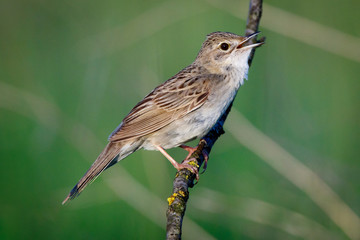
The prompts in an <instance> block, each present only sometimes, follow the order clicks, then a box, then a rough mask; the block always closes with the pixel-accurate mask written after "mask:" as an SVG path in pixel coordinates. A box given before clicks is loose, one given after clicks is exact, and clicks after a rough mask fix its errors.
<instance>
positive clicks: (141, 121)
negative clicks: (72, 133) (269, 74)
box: [63, 32, 262, 204]
mask: <svg viewBox="0 0 360 240" xmlns="http://www.w3.org/2000/svg"><path fill="white" fill-rule="evenodd" d="M257 34H258V33H254V34H252V35H250V36H248V37H241V36H238V35H236V34H233V33H227V32H214V33H210V34H209V35H207V38H206V40H205V42H204V43H203V45H202V47H201V49H200V52H199V53H198V55H197V57H196V59H195V61H194V62H193V63H192V64H190V65H189V66H188V67H186V68H184V69H183V70H181V71H180V72H179V73H178V74H176V75H175V76H173V77H172V78H170V79H169V80H167V81H166V82H164V83H163V84H161V85H160V86H158V87H156V88H155V89H154V90H153V91H152V92H151V93H150V94H149V95H147V96H146V97H145V98H144V99H143V100H142V101H140V102H139V103H138V104H137V105H136V106H135V107H134V108H133V109H132V110H131V111H130V113H129V114H128V115H127V116H126V117H125V118H124V120H123V121H122V122H121V123H120V125H119V126H118V127H117V128H116V129H115V130H114V131H113V132H112V134H111V135H110V136H109V143H108V144H107V146H106V147H105V149H104V150H103V151H102V153H100V155H99V156H98V158H97V159H96V161H95V162H94V163H93V164H92V165H91V167H90V169H89V170H88V171H87V172H86V173H85V175H84V176H83V177H82V178H81V179H80V181H79V182H78V183H77V184H76V185H75V187H74V188H73V189H72V190H71V192H70V193H69V195H68V196H67V197H66V198H65V200H64V201H63V204H65V203H66V202H67V201H68V200H69V199H73V198H75V197H76V196H77V195H78V194H80V192H81V191H82V190H84V188H85V187H86V186H87V185H88V184H89V183H90V182H91V181H93V180H94V179H95V178H96V177H97V176H98V175H99V174H100V173H102V171H104V170H105V169H107V168H109V167H111V166H112V165H114V164H115V163H117V162H119V161H120V160H121V159H124V158H125V157H127V156H128V155H130V154H131V153H133V152H135V151H137V150H139V149H142V148H143V149H146V150H158V151H160V152H161V153H162V154H163V155H164V156H165V157H166V158H167V159H168V160H169V161H170V162H171V163H172V164H173V166H174V167H175V168H176V169H178V170H179V169H181V168H188V169H190V170H191V171H193V172H196V173H197V169H196V168H195V167H193V166H192V165H190V164H187V163H186V161H185V162H184V163H183V164H179V163H177V162H176V161H175V160H174V159H173V158H172V157H171V156H170V155H169V154H167V153H166V152H165V150H164V149H169V148H174V147H179V146H180V147H182V148H184V149H185V150H187V151H189V152H190V153H191V152H192V151H193V148H191V147H187V146H184V145H183V144H184V143H186V142H188V141H191V140H193V139H195V138H201V137H203V136H205V135H206V134H207V133H208V132H209V131H210V129H211V128H212V127H213V126H214V125H215V123H216V122H217V120H218V119H219V118H220V117H221V115H222V114H223V113H224V111H225V110H226V109H227V107H228V106H229V104H230V103H231V102H232V101H233V99H234V97H235V95H236V93H237V91H238V89H239V87H240V86H241V85H242V84H243V83H244V79H246V78H247V72H248V68H249V65H248V58H249V54H250V52H251V49H252V48H254V47H257V46H259V45H261V44H262V43H255V44H251V45H245V43H246V42H247V41H248V40H249V39H251V38H253V37H254V36H256V35H257ZM189 156H190V154H189V155H188V157H187V160H189V159H188V158H189Z"/></svg>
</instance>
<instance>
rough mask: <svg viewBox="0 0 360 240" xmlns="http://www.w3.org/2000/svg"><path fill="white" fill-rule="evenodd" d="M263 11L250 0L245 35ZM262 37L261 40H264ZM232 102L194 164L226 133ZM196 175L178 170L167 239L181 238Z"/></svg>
mask: <svg viewBox="0 0 360 240" xmlns="http://www.w3.org/2000/svg"><path fill="white" fill-rule="evenodd" d="M261 13H262V0H250V7H249V15H248V20H247V24H246V31H245V35H246V36H248V35H250V34H252V33H254V32H257V31H258V27H259V23H260V18H261ZM264 40H265V38H262V39H261V40H260V41H264ZM256 41H257V40H256V39H255V38H253V39H251V41H249V42H248V44H252V43H255V42H256ZM254 53H255V49H253V50H252V52H251V55H250V57H249V61H248V62H249V66H250V65H251V63H252V60H253V57H254ZM231 107H232V103H231V104H230V106H229V107H228V109H227V110H226V111H225V113H224V114H223V115H222V116H221V118H220V119H219V121H218V122H217V123H216V124H215V125H214V127H213V128H212V129H211V130H210V132H209V133H208V134H207V135H206V136H205V137H204V138H202V139H201V140H200V142H199V145H198V146H197V149H196V151H195V152H194V153H193V154H192V155H191V158H195V160H194V161H193V162H194V164H195V165H196V166H197V167H198V168H200V167H201V165H202V163H203V161H204V158H203V154H202V152H203V151H204V150H205V151H206V152H207V153H208V154H209V153H210V151H211V149H212V146H213V145H214V144H215V142H216V140H217V139H218V138H219V137H220V135H221V134H223V133H224V129H223V125H224V122H225V120H226V118H227V116H228V114H229V112H230V110H231ZM195 178H196V175H195V174H194V173H192V172H191V171H189V170H188V169H181V170H180V171H178V172H177V174H176V176H175V179H174V182H173V193H172V195H171V196H170V197H169V198H168V202H169V207H168V210H167V213H166V216H167V226H166V231H167V233H166V239H168V240H175V239H176V240H178V239H181V230H182V221H183V217H184V214H185V210H186V203H187V200H188V199H189V190H188V189H189V187H191V188H192V187H193V186H194V180H195Z"/></svg>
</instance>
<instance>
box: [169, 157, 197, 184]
mask: <svg viewBox="0 0 360 240" xmlns="http://www.w3.org/2000/svg"><path fill="white" fill-rule="evenodd" d="M174 167H175V168H176V169H177V170H178V171H180V170H181V169H184V168H186V169H188V170H190V172H192V173H194V174H195V175H196V176H195V178H196V181H199V165H197V161H196V159H195V158H190V159H185V160H184V161H183V162H182V163H176V164H175V165H174Z"/></svg>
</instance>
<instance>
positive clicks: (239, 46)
mask: <svg viewBox="0 0 360 240" xmlns="http://www.w3.org/2000/svg"><path fill="white" fill-rule="evenodd" d="M259 33H260V32H255V33H253V34H251V35H249V36H247V37H245V39H244V40H242V41H241V43H240V44H239V45H238V46H237V47H236V48H237V49H240V48H241V50H245V49H249V48H254V47H258V46H260V45H263V44H264V42H258V43H254V44H250V45H245V46H244V44H245V43H246V42H248V41H249V40H250V39H252V38H254V37H255V36H256V35H258V34H259Z"/></svg>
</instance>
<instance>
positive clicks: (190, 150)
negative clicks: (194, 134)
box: [179, 144, 209, 173]
mask: <svg viewBox="0 0 360 240" xmlns="http://www.w3.org/2000/svg"><path fill="white" fill-rule="evenodd" d="M179 147H181V148H182V149H184V150H186V151H188V152H189V154H188V155H187V157H186V158H185V160H184V162H187V161H188V160H191V159H189V158H190V156H191V154H193V153H194V152H195V151H196V149H197V147H189V146H186V145H183V144H182V145H180V146H179ZM202 155H203V156H204V167H203V169H204V170H203V172H202V173H204V172H205V170H206V168H207V162H208V160H209V154H208V153H207V152H206V151H205V150H202Z"/></svg>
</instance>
